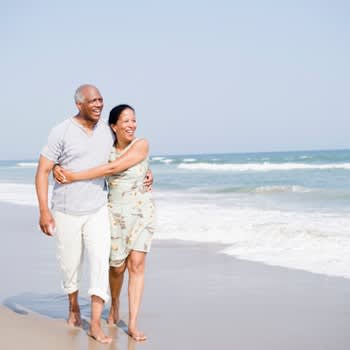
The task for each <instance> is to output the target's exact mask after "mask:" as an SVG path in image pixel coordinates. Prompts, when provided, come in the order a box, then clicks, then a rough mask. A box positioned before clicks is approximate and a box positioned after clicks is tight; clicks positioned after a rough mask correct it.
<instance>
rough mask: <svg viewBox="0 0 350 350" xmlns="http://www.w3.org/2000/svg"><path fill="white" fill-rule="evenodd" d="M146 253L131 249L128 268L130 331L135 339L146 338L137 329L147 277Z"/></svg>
mask: <svg viewBox="0 0 350 350" xmlns="http://www.w3.org/2000/svg"><path fill="white" fill-rule="evenodd" d="M145 262H146V253H144V252H138V251H135V250H133V251H131V253H130V255H129V257H128V260H127V268H128V272H129V288H128V295H129V324H128V332H129V334H130V336H132V337H133V338H134V339H135V340H145V339H146V337H145V335H144V334H143V333H142V332H140V331H139V330H138V329H137V325H136V323H137V316H138V313H139V309H140V304H141V298H142V293H143V287H144V279H145Z"/></svg>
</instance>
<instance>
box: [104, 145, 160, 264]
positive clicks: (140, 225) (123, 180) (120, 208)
mask: <svg viewBox="0 0 350 350" xmlns="http://www.w3.org/2000/svg"><path fill="white" fill-rule="evenodd" d="M135 141H136V139H135V140H134V141H132V142H131V144H130V145H129V146H128V147H127V148H126V149H125V150H124V151H123V152H121V153H119V152H117V150H116V149H115V147H113V149H112V151H111V154H110V157H109V161H110V162H112V161H113V160H115V159H117V158H118V157H120V156H121V155H122V154H123V153H124V152H126V151H127V149H128V148H129V147H130V146H131V145H132V144H133V143H134V142H135ZM147 170H148V158H146V159H144V160H143V161H141V162H140V163H138V164H136V165H134V166H132V167H131V168H129V169H127V170H125V171H122V172H120V173H116V174H114V175H112V176H110V177H108V186H109V194H108V207H109V216H110V222H111V236H112V242H111V243H112V245H111V255H110V265H111V266H116V267H117V266H121V265H122V264H123V262H124V261H125V259H126V258H127V257H128V255H129V254H130V252H131V251H132V250H137V251H141V252H149V250H150V248H151V242H152V237H153V233H154V230H155V222H154V221H155V207H154V202H153V199H152V193H151V192H147V191H146V189H145V187H144V185H143V181H144V178H145V175H146V172H147Z"/></svg>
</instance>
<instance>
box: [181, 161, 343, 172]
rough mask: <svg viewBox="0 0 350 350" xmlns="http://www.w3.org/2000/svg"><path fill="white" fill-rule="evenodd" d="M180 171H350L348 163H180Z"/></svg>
mask: <svg viewBox="0 0 350 350" xmlns="http://www.w3.org/2000/svg"><path fill="white" fill-rule="evenodd" d="M178 168H180V169H187V170H206V171H232V172H245V171H261V172H267V171H288V170H332V169H343V170H350V163H333V164H332V163H329V164H305V163H268V162H264V163H237V164H234V163H230V164H218V163H195V164H188V163H181V164H179V165H178Z"/></svg>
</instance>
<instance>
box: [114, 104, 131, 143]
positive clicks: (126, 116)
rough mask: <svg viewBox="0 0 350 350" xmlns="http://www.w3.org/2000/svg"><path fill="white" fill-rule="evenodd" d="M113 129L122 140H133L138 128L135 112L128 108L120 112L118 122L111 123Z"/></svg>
mask: <svg viewBox="0 0 350 350" xmlns="http://www.w3.org/2000/svg"><path fill="white" fill-rule="evenodd" d="M111 127H112V130H113V131H114V132H115V134H116V135H117V139H118V140H120V141H132V140H133V139H134V137H135V136H134V134H135V131H136V128H137V123H136V117H135V113H134V112H133V111H132V110H131V109H129V108H126V109H124V111H123V112H122V113H121V114H120V116H119V119H118V121H117V123H116V124H113V125H111Z"/></svg>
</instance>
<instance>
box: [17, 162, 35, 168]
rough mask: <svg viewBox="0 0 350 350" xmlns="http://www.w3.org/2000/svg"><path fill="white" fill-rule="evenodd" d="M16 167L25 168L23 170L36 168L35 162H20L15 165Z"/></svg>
mask: <svg viewBox="0 0 350 350" xmlns="http://www.w3.org/2000/svg"><path fill="white" fill-rule="evenodd" d="M16 165H17V166H20V167H25V168H36V167H37V166H38V163H37V162H20V163H17V164H16Z"/></svg>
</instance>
